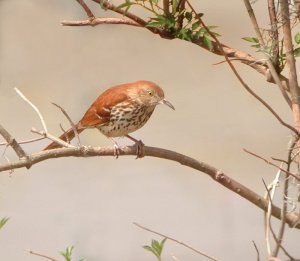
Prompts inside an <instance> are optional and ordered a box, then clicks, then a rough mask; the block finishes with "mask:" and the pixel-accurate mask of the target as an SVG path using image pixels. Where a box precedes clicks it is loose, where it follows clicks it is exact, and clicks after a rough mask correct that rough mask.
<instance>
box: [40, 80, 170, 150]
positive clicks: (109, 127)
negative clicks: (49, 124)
mask: <svg viewBox="0 0 300 261" xmlns="http://www.w3.org/2000/svg"><path fill="white" fill-rule="evenodd" d="M158 104H165V105H167V106H169V107H170V108H172V109H174V107H173V105H172V104H171V103H169V102H168V101H167V100H166V99H165V98H164V92H163V90H162V89H161V88H160V87H159V86H158V85H157V84H155V83H153V82H150V81H137V82H133V83H126V84H120V85H117V86H114V87H111V88H109V89H107V90H106V91H104V92H103V93H102V94H100V95H99V97H98V98H97V99H96V100H95V101H94V103H93V104H92V105H91V106H90V108H89V109H88V110H87V111H86V113H85V114H84V116H83V117H82V119H81V120H80V121H79V122H78V123H77V124H76V125H75V126H76V130H77V132H78V133H80V132H82V131H83V130H84V129H86V128H97V129H98V130H99V131H100V132H101V133H103V134H104V135H105V136H107V137H108V138H110V139H112V140H113V137H121V136H127V137H129V138H130V139H132V140H134V141H135V139H133V138H132V137H131V136H129V135H128V134H129V133H131V132H133V131H135V130H137V129H139V128H141V127H142V126H144V124H145V123H146V122H147V121H148V119H149V118H150V116H151V114H152V113H153V111H154V109H155V106H156V105H158ZM74 137H75V133H74V130H73V129H72V128H71V129H69V130H67V131H66V132H65V133H63V134H62V135H61V136H60V139H62V140H64V141H70V140H72V139H73V138H74ZM113 142H114V145H115V147H116V148H117V143H116V142H115V141H114V140H113ZM59 147H60V145H58V144H56V143H55V142H52V143H51V144H49V145H48V146H47V147H46V148H45V150H49V149H54V148H59Z"/></svg>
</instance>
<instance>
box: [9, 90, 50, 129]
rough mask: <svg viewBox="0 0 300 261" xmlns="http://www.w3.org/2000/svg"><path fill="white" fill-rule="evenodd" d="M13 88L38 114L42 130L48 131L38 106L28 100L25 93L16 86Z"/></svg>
mask: <svg viewBox="0 0 300 261" xmlns="http://www.w3.org/2000/svg"><path fill="white" fill-rule="evenodd" d="M14 89H15V91H16V92H17V94H19V96H20V97H21V98H22V99H23V100H24V101H26V102H27V103H28V104H29V105H30V106H31V107H32V108H33V109H34V110H35V112H36V113H37V114H38V116H39V118H40V120H41V123H42V126H43V129H44V131H45V132H48V130H47V126H46V123H45V121H44V118H43V116H42V114H41V113H40V111H39V109H38V108H37V107H36V106H35V105H34V104H33V103H32V102H31V101H30V100H28V99H27V98H26V97H25V95H24V94H23V93H22V92H21V91H20V90H19V89H18V88H17V87H15V88H14Z"/></svg>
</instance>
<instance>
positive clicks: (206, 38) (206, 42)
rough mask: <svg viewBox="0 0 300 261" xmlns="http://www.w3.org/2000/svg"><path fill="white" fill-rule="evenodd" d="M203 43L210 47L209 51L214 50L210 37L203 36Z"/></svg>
mask: <svg viewBox="0 0 300 261" xmlns="http://www.w3.org/2000/svg"><path fill="white" fill-rule="evenodd" d="M203 43H204V44H205V45H206V46H207V47H208V49H209V50H210V51H211V50H212V49H213V47H214V46H213V44H212V41H211V40H210V38H209V36H208V35H206V34H205V35H204V36H203Z"/></svg>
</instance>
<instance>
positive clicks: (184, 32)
mask: <svg viewBox="0 0 300 261" xmlns="http://www.w3.org/2000/svg"><path fill="white" fill-rule="evenodd" d="M176 37H177V38H179V39H182V40H186V41H189V42H191V41H192V38H193V32H192V31H191V30H189V29H187V28H182V29H180V30H179V32H177V33H176Z"/></svg>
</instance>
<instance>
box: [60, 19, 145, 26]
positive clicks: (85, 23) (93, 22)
mask: <svg viewBox="0 0 300 261" xmlns="http://www.w3.org/2000/svg"><path fill="white" fill-rule="evenodd" d="M99 24H125V25H132V26H138V27H141V25H140V24H139V23H137V22H135V21H133V20H129V19H126V18H94V19H87V20H75V21H72V20H63V21H61V25H65V26H96V25H99Z"/></svg>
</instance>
